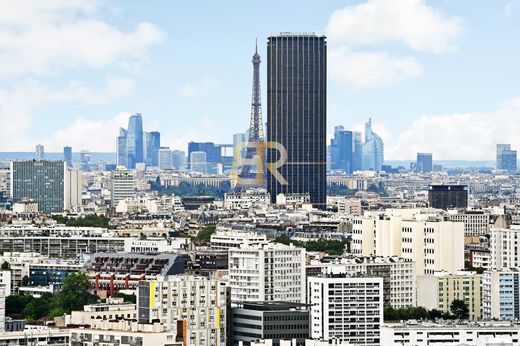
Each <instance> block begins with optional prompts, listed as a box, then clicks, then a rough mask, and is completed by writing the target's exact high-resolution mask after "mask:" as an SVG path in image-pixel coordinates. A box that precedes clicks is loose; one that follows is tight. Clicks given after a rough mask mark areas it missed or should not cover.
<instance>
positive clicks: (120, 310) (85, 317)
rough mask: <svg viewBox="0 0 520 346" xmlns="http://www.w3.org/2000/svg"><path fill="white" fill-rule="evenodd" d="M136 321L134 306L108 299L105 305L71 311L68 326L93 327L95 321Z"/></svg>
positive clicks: (120, 300)
mask: <svg viewBox="0 0 520 346" xmlns="http://www.w3.org/2000/svg"><path fill="white" fill-rule="evenodd" d="M124 319H128V320H137V307H136V304H132V303H125V302H124V301H123V298H108V299H107V302H106V303H100V304H90V305H85V306H84V307H83V311H72V312H71V317H70V324H75V325H94V324H95V322H96V321H97V320H110V321H114V320H124Z"/></svg>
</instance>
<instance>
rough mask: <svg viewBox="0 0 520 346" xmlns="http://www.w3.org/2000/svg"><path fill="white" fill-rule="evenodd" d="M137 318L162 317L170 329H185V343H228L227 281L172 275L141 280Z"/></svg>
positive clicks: (209, 345)
mask: <svg viewBox="0 0 520 346" xmlns="http://www.w3.org/2000/svg"><path fill="white" fill-rule="evenodd" d="M137 299H138V300H137V306H138V321H139V322H143V323H146V322H148V323H149V322H152V321H153V320H158V321H160V322H161V323H162V324H163V325H165V326H166V328H167V330H169V331H172V330H177V329H178V328H179V327H180V328H182V330H184V338H185V345H193V346H223V345H226V320H227V318H228V317H229V316H228V312H227V311H226V302H227V291H226V285H225V283H224V282H221V281H218V280H214V279H208V278H206V277H198V276H189V275H173V276H166V277H160V278H159V279H157V280H155V281H150V282H144V281H141V282H140V284H139V288H138V297H137Z"/></svg>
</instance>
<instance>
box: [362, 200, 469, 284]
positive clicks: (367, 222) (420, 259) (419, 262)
mask: <svg viewBox="0 0 520 346" xmlns="http://www.w3.org/2000/svg"><path fill="white" fill-rule="evenodd" d="M352 252H353V253H355V254H362V255H365V256H369V255H376V256H398V257H402V258H405V259H409V260H411V261H413V262H415V263H416V268H417V275H431V274H433V273H434V272H436V271H446V272H448V273H454V272H456V271H458V270H462V269H464V224H463V223H462V222H452V221H444V219H443V218H442V217H440V216H439V215H438V213H437V211H436V210H430V209H388V210H386V211H385V212H384V213H381V212H370V213H366V214H365V216H364V217H355V218H354V219H353V221H352Z"/></svg>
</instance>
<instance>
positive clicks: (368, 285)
mask: <svg viewBox="0 0 520 346" xmlns="http://www.w3.org/2000/svg"><path fill="white" fill-rule="evenodd" d="M307 294H308V300H307V303H308V304H311V315H310V320H311V321H310V336H311V338H313V339H319V340H325V341H332V340H339V341H342V342H348V343H349V344H352V345H373V346H376V345H379V342H380V337H379V328H380V326H381V321H382V320H383V279H382V278H375V277H309V279H308V293H307Z"/></svg>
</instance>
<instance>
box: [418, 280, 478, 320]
mask: <svg viewBox="0 0 520 346" xmlns="http://www.w3.org/2000/svg"><path fill="white" fill-rule="evenodd" d="M481 284H482V275H479V274H476V273H475V272H467V271H460V272H457V273H455V274H448V273H446V272H436V273H435V274H434V275H429V276H418V277H417V305H418V306H423V307H425V308H427V309H430V310H431V309H437V310H440V311H443V312H450V305H451V303H452V302H453V301H454V300H456V299H458V300H462V301H464V302H465V303H466V304H467V306H468V308H469V319H470V320H479V319H480V318H481V317H482V308H481V289H480V287H481Z"/></svg>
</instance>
